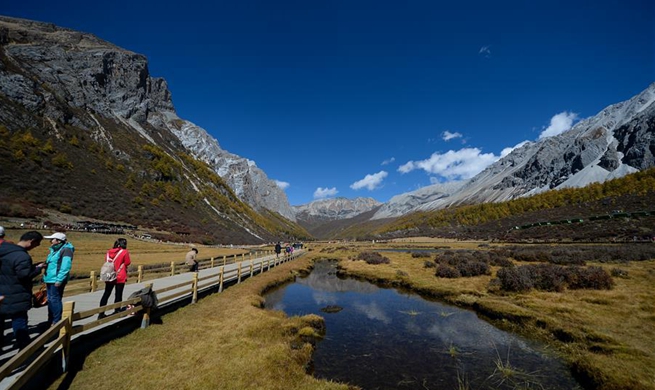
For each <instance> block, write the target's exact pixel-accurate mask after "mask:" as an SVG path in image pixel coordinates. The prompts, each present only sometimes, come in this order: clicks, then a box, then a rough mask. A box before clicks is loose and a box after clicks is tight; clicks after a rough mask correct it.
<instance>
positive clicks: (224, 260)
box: [223, 255, 227, 267]
mask: <svg viewBox="0 0 655 390" xmlns="http://www.w3.org/2000/svg"><path fill="white" fill-rule="evenodd" d="M226 261H227V260H226V256H225V255H223V267H225V264H226V263H225V262H226Z"/></svg>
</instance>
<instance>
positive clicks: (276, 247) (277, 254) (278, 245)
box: [275, 241, 282, 257]
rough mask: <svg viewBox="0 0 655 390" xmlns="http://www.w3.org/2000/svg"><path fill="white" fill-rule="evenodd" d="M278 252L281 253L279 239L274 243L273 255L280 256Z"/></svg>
mask: <svg viewBox="0 0 655 390" xmlns="http://www.w3.org/2000/svg"><path fill="white" fill-rule="evenodd" d="M280 253H282V245H280V241H278V242H277V244H275V257H280Z"/></svg>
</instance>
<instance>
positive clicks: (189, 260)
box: [185, 248, 198, 272]
mask: <svg viewBox="0 0 655 390" xmlns="http://www.w3.org/2000/svg"><path fill="white" fill-rule="evenodd" d="M197 255H198V249H196V248H191V250H190V251H188V252H187V254H186V258H185V263H186V265H188V266H189V271H191V272H198V260H197V259H196V256H197Z"/></svg>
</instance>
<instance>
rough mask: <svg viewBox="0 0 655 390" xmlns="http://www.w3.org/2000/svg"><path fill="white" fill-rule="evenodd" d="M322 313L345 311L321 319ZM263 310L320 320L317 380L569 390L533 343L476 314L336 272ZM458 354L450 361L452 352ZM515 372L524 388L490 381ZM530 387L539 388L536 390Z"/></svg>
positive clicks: (298, 286)
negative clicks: (499, 364)
mask: <svg viewBox="0 0 655 390" xmlns="http://www.w3.org/2000/svg"><path fill="white" fill-rule="evenodd" d="M327 305H338V306H341V307H343V310H342V311H340V312H338V313H331V314H326V313H323V312H321V311H320V309H321V308H323V307H325V306H327ZM266 307H267V308H269V309H274V310H283V311H284V312H286V313H287V314H288V315H303V314H309V313H314V314H319V315H321V316H323V317H324V318H325V320H326V326H327V334H326V338H325V339H324V340H323V341H321V342H320V343H319V344H318V346H317V349H316V352H315V354H314V366H315V372H314V375H315V376H317V377H321V378H328V379H334V380H340V381H345V382H349V383H353V384H356V385H359V386H361V387H363V388H367V389H368V388H379V389H413V388H426V387H427V388H457V385H458V383H457V377H458V375H459V376H460V378H462V377H466V379H467V380H468V381H469V382H470V384H471V388H473V389H476V388H514V387H518V386H517V385H523V386H524V387H525V385H526V383H525V382H529V383H527V385H528V386H529V387H530V388H540V387H539V386H543V388H553V389H573V388H576V384H575V382H574V381H573V380H572V379H571V377H570V373H569V372H568V370H566V369H565V367H564V366H563V365H562V364H561V363H560V362H558V361H557V360H555V359H553V358H552V357H550V356H549V355H547V354H545V353H543V352H542V351H540V350H539V348H536V347H535V346H534V345H533V344H532V343H529V342H527V341H525V340H523V339H521V338H518V337H516V336H514V335H512V334H510V333H507V332H504V331H501V330H499V329H497V328H495V327H493V326H492V325H490V324H489V323H487V322H485V321H482V320H480V319H478V317H477V316H476V315H475V313H474V312H471V311H467V310H463V309H459V308H457V307H452V306H448V305H444V304H441V303H438V302H430V301H426V300H424V299H422V298H421V297H419V296H416V295H411V294H406V293H400V292H398V291H396V290H392V289H383V288H379V287H377V286H375V285H373V284H370V283H366V282H361V281H357V280H353V279H339V278H337V277H336V274H335V268H334V264H328V263H323V264H320V265H317V266H316V268H315V269H314V271H313V272H312V273H311V274H310V275H309V276H308V277H306V278H301V279H300V278H299V279H297V280H296V282H295V283H293V284H289V285H287V286H285V287H283V288H279V289H276V290H274V291H272V292H270V293H268V294H267V295H266ZM453 349H454V350H455V351H457V352H456V354H455V357H453V356H452V355H451V354H450V353H449V351H452V350H453ZM499 357H501V358H502V360H503V361H507V360H509V361H510V363H511V364H512V365H513V366H515V367H519V368H520V369H521V370H522V371H523V372H525V373H531V374H530V375H529V376H528V375H525V376H524V377H523V376H522V377H521V378H520V380H521V381H523V383H518V384H517V383H515V381H516V380H517V379H512V381H508V380H502V379H499V378H497V375H496V374H494V369H495V364H494V360H497V359H498V358H499ZM534 382H538V384H539V386H537V385H536V384H535V383H534Z"/></svg>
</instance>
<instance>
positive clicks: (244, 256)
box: [241, 253, 246, 261]
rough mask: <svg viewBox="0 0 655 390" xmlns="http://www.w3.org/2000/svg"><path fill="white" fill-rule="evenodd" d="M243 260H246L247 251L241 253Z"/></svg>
mask: <svg viewBox="0 0 655 390" xmlns="http://www.w3.org/2000/svg"><path fill="white" fill-rule="evenodd" d="M241 261H246V254H245V253H242V254H241Z"/></svg>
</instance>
